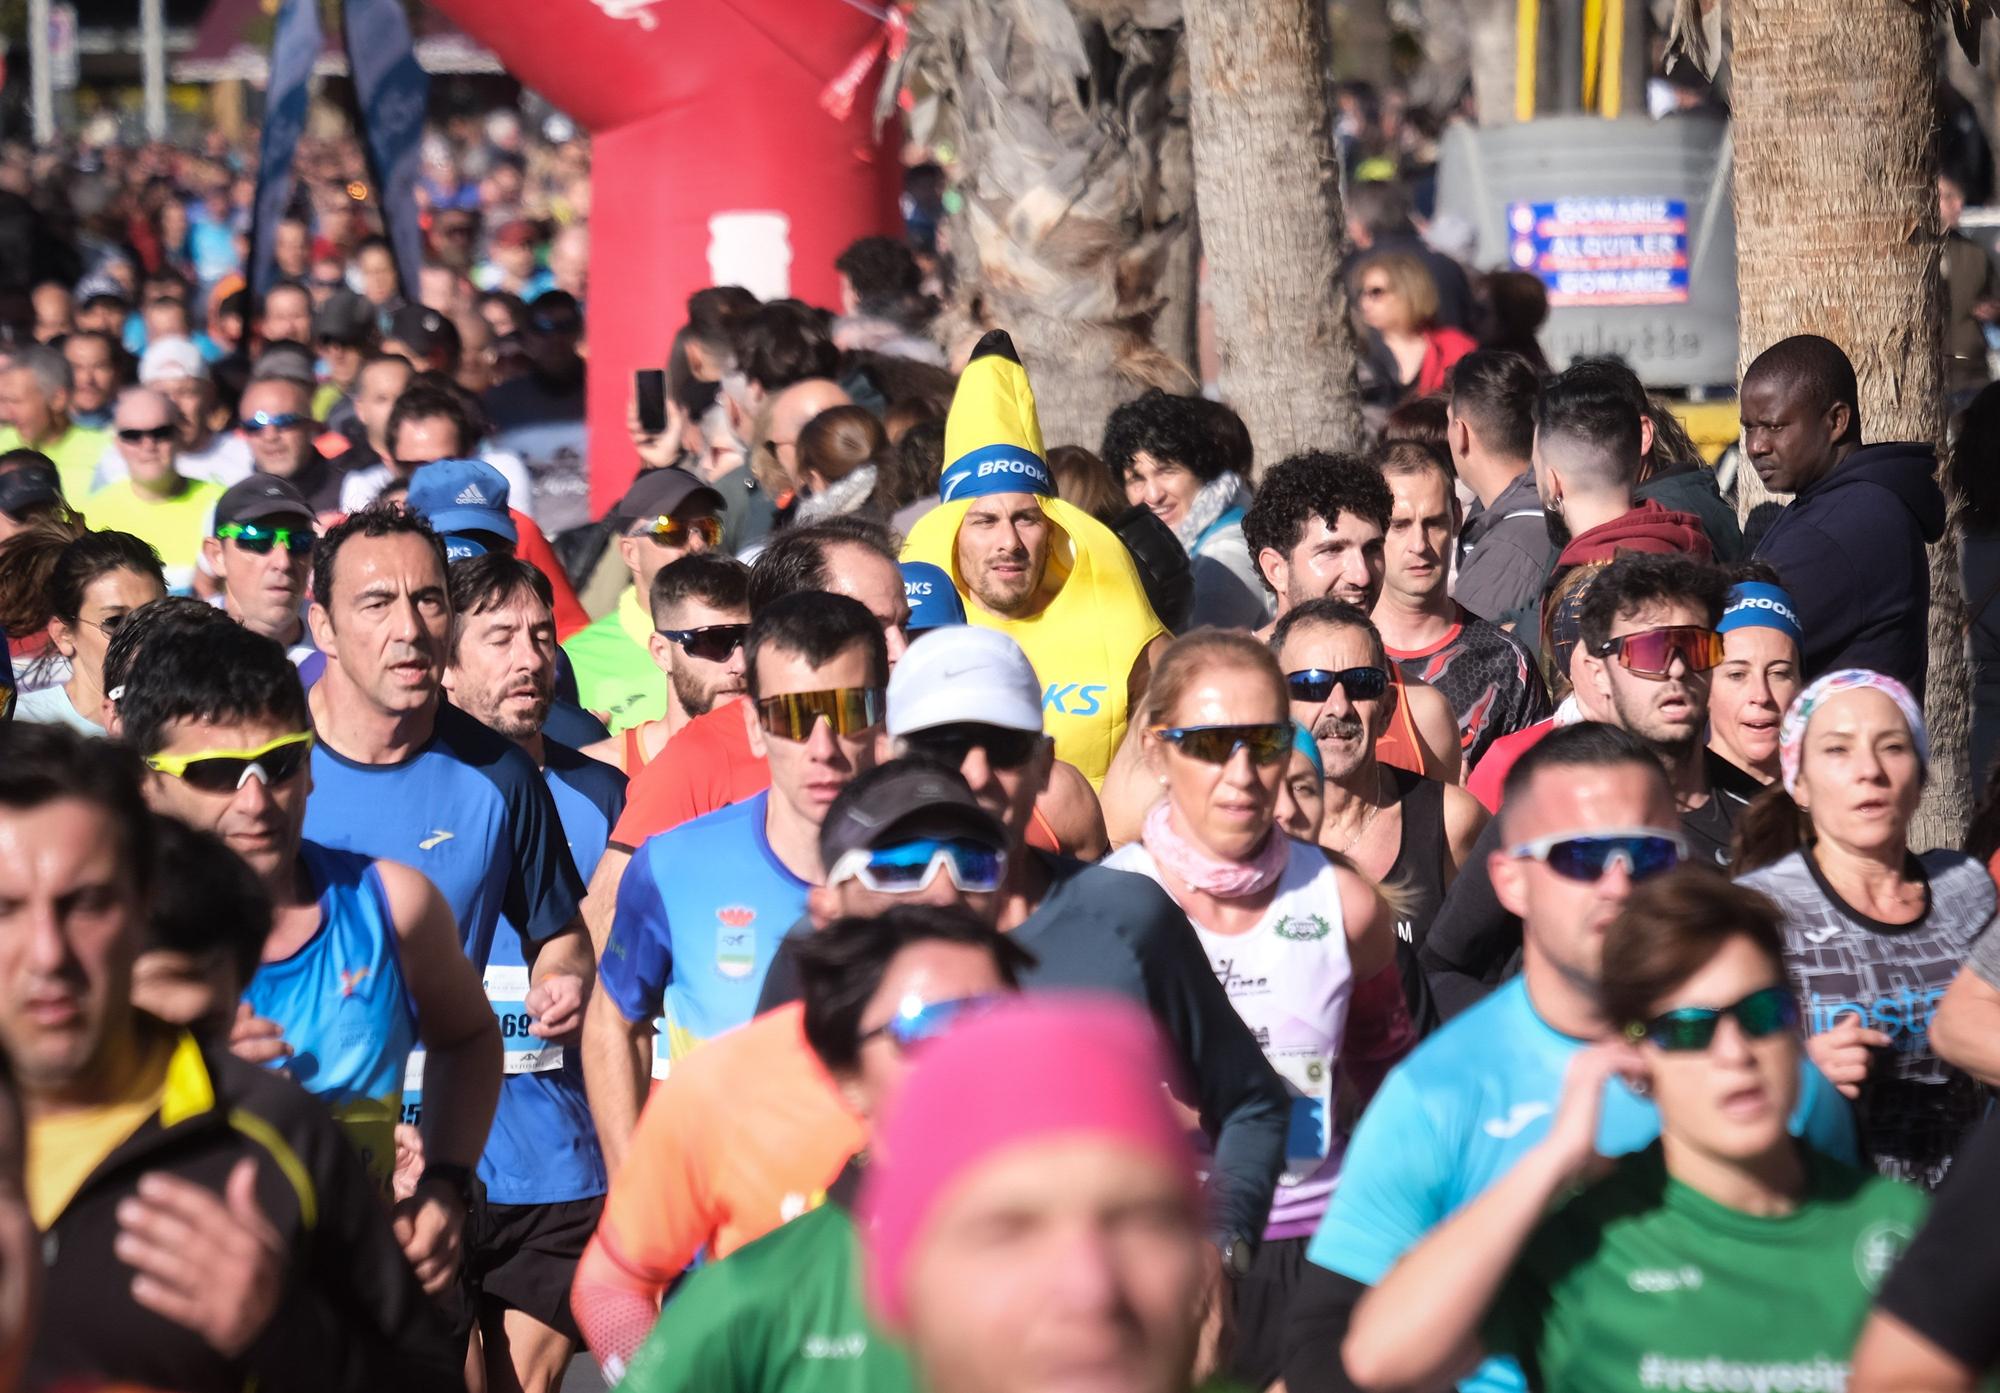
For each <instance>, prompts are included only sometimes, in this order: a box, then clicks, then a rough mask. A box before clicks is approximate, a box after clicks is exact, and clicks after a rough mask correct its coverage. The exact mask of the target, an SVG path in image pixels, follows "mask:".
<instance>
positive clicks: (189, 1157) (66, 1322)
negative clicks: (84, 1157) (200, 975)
mask: <svg viewBox="0 0 2000 1393" xmlns="http://www.w3.org/2000/svg"><path fill="white" fill-rule="evenodd" d="M146 1028H147V1029H149V1030H156V1031H157V1030H163V1029H165V1027H162V1026H160V1025H159V1023H158V1022H152V1021H147V1022H146ZM173 1050H174V1052H173V1056H172V1059H171V1062H170V1063H169V1064H168V1066H167V1080H166V1091H165V1093H164V1095H163V1097H162V1099H161V1104H160V1110H159V1111H158V1112H157V1113H155V1114H154V1115H153V1116H152V1117H150V1118H148V1119H147V1120H146V1121H145V1122H144V1123H143V1124H141V1126H140V1127H139V1130H138V1131H136V1132H134V1133H133V1134H132V1135H131V1136H130V1137H128V1138H126V1139H125V1141H124V1142H123V1143H122V1144H121V1145H119V1146H118V1147H117V1148H116V1149H115V1150H114V1151H113V1152H112V1153H111V1154H110V1155H109V1156H107V1157H105V1159H104V1161H103V1162H102V1163H101V1164H100V1165H99V1166H98V1167H97V1169H96V1170H94V1171H92V1172H91V1173H90V1175H89V1177H88V1178H86V1179H85V1180H84V1182H83V1185H82V1187H81V1188H80V1189H78V1191H77V1193H76V1194H75V1196H73V1197H72V1198H71V1200H70V1202H69V1204H68V1205H67V1206H65V1208H64V1209H63V1211H62V1213H61V1214H60V1215H58V1216H57V1217H56V1220H55V1222H54V1224H52V1225H51V1226H50V1227H49V1229H48V1231H47V1232H45V1233H44V1234H43V1235H42V1255H43V1259H44V1262H45V1263H46V1265H47V1276H46V1279H45V1287H44V1292H43V1298H42V1320H41V1328H40V1329H39V1330H38V1331H37V1332H36V1340H35V1347H34V1350H33V1352H32V1353H31V1355H30V1357H29V1363H28V1376H27V1384H26V1386H27V1387H28V1388H29V1389H42V1388H47V1387H50V1386H52V1385H55V1384H70V1383H76V1384H85V1385H94V1384H100V1383H118V1384H130V1385H135V1386H140V1387H147V1388H163V1389H165V1388H170V1389H173V1390H175V1393H241V1391H242V1390H244V1389H245V1388H248V1387H251V1386H253V1385H254V1386H257V1387H262V1388H267V1389H284V1390H286V1393H402V1391H403V1390H408V1393H439V1391H442V1393H456V1391H458V1390H463V1388H464V1386H465V1381H464V1361H463V1358H462V1355H463V1343H462V1342H460V1344H459V1345H458V1346H457V1347H456V1348H454V1345H453V1341H452V1338H451V1331H450V1329H449V1327H448V1325H447V1324H446V1322H445V1319H444V1317H443V1315H442V1313H441V1312H440V1310H439V1308H438V1307H437V1306H435V1305H434V1304H433V1303H432V1302H431V1300H430V1299H429V1298H428V1297H426V1296H425V1295H424V1291H423V1288H422V1287H421V1286H419V1285H418V1283H417V1279H416V1274H415V1273H413V1272H412V1271H411V1270H410V1265H409V1263H408V1262H407V1261H406V1260H405V1259H404V1257H403V1253H402V1249H401V1248H399V1247H398V1246H397V1244H396V1240H395V1238H394V1236H393V1235H392V1234H391V1233H390V1231H389V1219H388V1214H387V1212H386V1211H385V1210H384V1209H383V1208H382V1202H381V1200H380V1199H379V1198H378V1197H377V1194H376V1190H375V1187H374V1185H373V1184H371V1183H370V1181H369V1179H368V1176H367V1173H366V1172H365V1171H364V1170H363V1169H362V1167H361V1160H360V1157H359V1156H358V1155H357V1154H356V1153H355V1151H354V1148H353V1146H352V1145H351V1144H350V1143H349V1142H348V1141H347V1139H346V1138H345V1137H344V1136H342V1135H341V1133H340V1131H339V1129H338V1128H337V1127H336V1125H335V1123H334V1121H333V1118H332V1116H331V1115H330V1114H329V1113H328V1112H327V1111H326V1109H325V1107H324V1106H323V1105H322V1104H320V1103H319V1102H317V1101H316V1100H314V1099H313V1098H311V1097H310V1096H308V1095H307V1094H306V1093H305V1092H304V1090H302V1089H300V1088H299V1087H298V1086H297V1085H296V1084H294V1083H292V1082H291V1081H290V1080H289V1079H286V1078H283V1077H281V1076H279V1075H277V1074H274V1073H272V1072H270V1071H269V1070H266V1069H260V1068H257V1067H256V1066H254V1065H251V1064H246V1063H244V1062H243V1061H241V1060H239V1059H237V1058H235V1057H234V1056H232V1055H229V1054H227V1053H224V1052H221V1051H214V1050H209V1049H205V1048H203V1047H202V1046H200V1045H198V1044H197V1043H196V1042H195V1040H194V1037H192V1036H190V1035H186V1034H181V1035H180V1036H179V1037H178V1039H177V1040H176V1042H175V1044H174V1047H173ZM245 1156H249V1157H253V1158H254V1159H255V1160H256V1162H257V1198H258V1202H259V1205H260V1207H261V1208H262V1209H263V1211H264V1214H265V1217H266V1218H268V1219H269V1220H270V1222H271V1224H272V1226H273V1227H274V1228H276V1229H277V1231H278V1233H279V1234H280V1235H281V1237H282V1238H283V1240H284V1243H285V1246H286V1249H287V1252H288V1253H289V1255H290V1261H289V1263H288V1264H287V1267H286V1271H285V1275H284V1285H285V1293H284V1297H283V1299H282V1300H281V1302H280V1304H279V1306H278V1309H277V1312H276V1314H275V1315H274V1316H273V1317H272V1319H271V1323H270V1324H269V1325H268V1326H267V1327H265V1330H264V1332H263V1334H262V1335H261V1336H259V1338H258V1339H257V1341H256V1343H255V1344H253V1345H252V1346H251V1348H250V1349H249V1350H248V1351H246V1352H245V1353H244V1355H243V1356H242V1357H240V1358H237V1359H224V1358H223V1357H222V1356H221V1355H219V1354H217V1353H216V1352H215V1351H214V1350H213V1349H211V1348H210V1347H209V1346H208V1344H207V1343H206V1342H205V1341H203V1340H202V1338H201V1337H200V1336H199V1335H197V1334H195V1333H194V1332H193V1331H191V1330H188V1329H186V1328H184V1327H182V1326H179V1325H176V1324H174V1323H173V1322H171V1321H169V1320H167V1319H165V1318H164V1317H161V1316H157V1315H154V1314H153V1313H152V1312H151V1311H148V1310H146V1309H145V1308H144V1307H142V1306H140V1305H139V1304H138V1303H137V1302H135V1301H134V1300H133V1299H132V1269H131V1268H129V1267H127V1266H126V1265H125V1264H124V1262H122V1261H121V1260H120V1259H119V1258H118V1257H117V1256H116V1254H115V1253H114V1252H113V1248H112V1245H113V1242H114V1240H115V1239H116V1237H117V1234H118V1218H117V1210H118V1205H119V1203H120V1201H122V1200H123V1199H125V1198H126V1197H127V1196H129V1195H131V1194H132V1193H134V1191H135V1189H136V1187H137V1184H138V1181H139V1177H140V1176H142V1175H145V1174H147V1173H149V1172H164V1173H166V1174H169V1175H174V1176H178V1177H180V1178H181V1179H184V1180H188V1181H191V1182H193V1183H195V1184H198V1185H202V1186H204V1187H206V1188H208V1189H210V1190H213V1191H215V1192H216V1193H218V1194H220V1193H222V1191H223V1188H224V1186H225V1184H226V1182H227V1180H228V1177H229V1173H230V1171H231V1170H232V1169H233V1168H234V1167H235V1165H236V1163H237V1162H238V1161H240V1160H241V1159H242V1158H244V1157H245Z"/></svg>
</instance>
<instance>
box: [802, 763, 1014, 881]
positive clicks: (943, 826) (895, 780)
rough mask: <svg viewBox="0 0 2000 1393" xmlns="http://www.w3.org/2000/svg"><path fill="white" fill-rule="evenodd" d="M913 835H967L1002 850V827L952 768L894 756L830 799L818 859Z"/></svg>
mask: <svg viewBox="0 0 2000 1393" xmlns="http://www.w3.org/2000/svg"><path fill="white" fill-rule="evenodd" d="M865 777H866V776H864V778H865ZM913 836H932V837H967V838H970V839H971V840H973V841H976V842H981V843H983V844H985V845H987V846H990V847H993V848H995V849H996V850H999V851H1005V850H1006V849H1007V829H1006V828H1004V827H1002V826H1001V825H1000V822H999V819H997V818H995V817H994V816H993V814H991V813H989V812H987V811H986V809H984V808H982V807H980V806H979V800H978V799H976V798H974V797H973V796H972V790H971V789H970V788H968V787H966V784H965V780H964V779H962V778H960V777H959V776H958V774H957V772H956V771H954V770H951V769H939V768H934V767H931V766H929V765H925V764H920V763H916V762H914V761H910V760H898V761H896V762H895V763H894V764H892V765H885V766H883V767H882V771H881V773H880V774H879V775H878V776H876V777H874V778H870V779H867V781H866V782H865V783H864V784H863V786H862V787H861V789H860V791H859V792H854V791H852V790H850V791H849V792H847V793H843V794H842V795H841V796H840V797H838V798H836V799H835V800H834V802H833V806H832V807H831V808H829V809H828V810H827V815H826V821H825V822H823V823H821V824H820V829H819V855H820V860H821V861H822V862H823V863H824V864H826V865H828V866H831V865H832V864H833V863H834V862H836V861H838V860H839V859H840V858H841V857H842V856H845V855H846V854H847V853H848V852H850V851H853V850H855V849H857V848H862V847H867V848H873V847H877V846H882V845H885V844H887V843H889V842H891V841H894V840H896V839H897V838H900V837H913Z"/></svg>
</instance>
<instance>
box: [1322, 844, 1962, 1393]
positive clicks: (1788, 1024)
mask: <svg viewBox="0 0 2000 1393" xmlns="http://www.w3.org/2000/svg"><path fill="white" fill-rule="evenodd" d="M1785 956H1786V950H1785V941H1784V937H1783V931H1782V929H1781V927H1780V922H1779V917H1778V913H1777V910H1776V907H1775V906H1773V905H1771V904H1770V903H1769V902H1768V901H1767V900H1765V899H1764V898H1763V897H1762V896H1760V895H1756V894H1752V893H1750V892H1748V891H1746V890H1744V889H1743V888H1741V887H1740V886H1732V885H1730V884H1729V883H1728V882H1726V881H1724V880H1722V879H1721V878H1720V877H1718V876H1716V875H1714V874H1713V873H1712V872H1709V871H1706V870H1703V869H1699V868H1694V867H1688V868H1683V869H1681V870H1676V871H1672V872H1669V873H1668V874H1666V875H1663V876H1659V877H1657V878H1655V879H1652V880H1649V881H1647V882H1645V883H1644V884H1641V885H1639V886H1637V887H1635V888H1634V889H1633V891H1632V894H1631V898H1630V899H1629V900H1627V902H1626V904H1625V908H1624V910H1623V912H1622V913H1621V914H1620V915H1619V916H1618V918H1617V919H1615V920H1614V921H1613V922H1612V923H1611V925H1610V926H1609V928H1608V929H1607V931H1606V933H1605V938H1604V958H1603V972H1602V978H1601V986H1600V993H1601V999H1602V1001H1603V1005H1604V1009H1605V1012H1606V1016H1607V1019H1609V1020H1612V1021H1614V1022H1620V1023H1622V1024H1623V1030H1624V1038H1623V1039H1622V1040H1619V1041H1615V1042H1611V1043H1607V1044H1603V1045H1599V1046H1596V1047H1594V1048H1593V1049H1591V1050H1588V1051H1586V1052H1585V1053H1584V1054H1582V1055H1579V1056H1578V1057H1577V1060H1576V1062H1575V1064H1574V1065H1573V1066H1572V1067H1571V1070H1570V1073H1569V1076H1568V1078H1567V1080H1566V1081H1565V1083H1564V1087H1563V1093H1562V1097H1561V1099H1560V1101H1559V1102H1558V1103H1557V1106H1556V1114H1555V1119H1554V1122H1553V1124H1552V1126H1551V1127H1550V1129H1549V1132H1548V1135H1547V1136H1546V1138H1544V1139H1543V1140H1542V1141H1541V1142H1540V1143H1538V1144H1537V1145H1536V1146H1535V1147H1534V1148H1533V1149H1531V1150H1530V1151H1528V1152H1527V1153H1526V1154H1525V1155H1523V1156H1522V1158H1521V1159H1520V1161H1519V1162H1518V1163H1517V1164H1516V1165H1515V1166H1514V1167H1513V1169H1511V1170H1510V1171H1508V1173H1507V1174H1506V1175H1505V1176H1504V1177H1502V1178H1501V1179H1500V1180H1499V1181H1497V1182H1496V1183H1495V1184H1494V1185H1493V1186H1492V1187H1491V1188H1490V1189H1488V1190H1487V1191H1486V1192H1485V1193H1484V1194H1483V1195H1481V1196H1480V1197H1479V1198H1478V1199H1477V1200H1475V1201H1473V1202H1472V1203H1471V1204H1469V1205H1467V1206H1466V1207H1465V1208H1463V1209H1461V1210H1460V1211H1459V1212H1458V1213H1457V1214H1456V1215H1454V1216H1453V1217H1452V1218H1451V1219H1450V1220H1449V1221H1447V1222H1446V1223H1445V1224H1443V1225H1442V1226H1440V1227H1439V1228H1437V1229H1436V1230H1434V1231H1433V1232H1432V1233H1431V1234H1430V1236H1429V1237H1428V1238H1426V1239H1425V1240H1424V1241H1423V1242H1422V1243H1421V1244H1419V1245H1418V1246H1417V1247H1416V1248H1414V1249H1413V1250H1411V1252H1410V1253H1409V1254H1408V1255H1407V1256H1405V1257H1404V1258H1403V1260H1402V1261H1401V1262H1399V1263H1397V1265H1396V1266H1395V1267H1394V1268H1393V1269H1392V1270H1391V1271H1390V1272H1389V1274H1388V1275H1387V1276H1386V1277H1385V1278H1384V1279H1383V1280H1382V1281H1381V1282H1380V1283H1379V1284H1378V1285H1377V1286H1376V1287H1375V1289H1374V1290H1373V1291H1372V1292H1371V1293H1369V1295H1368V1296H1366V1297H1365V1298H1364V1299H1363V1300H1362V1302H1361V1304H1360V1306H1359V1307H1358V1308H1357V1310H1356V1312H1355V1317H1354V1322H1353V1324H1352V1326H1351V1327H1350V1328H1349V1332H1348V1337H1347V1342H1346V1345H1345V1348H1344V1351H1343V1352H1344V1355H1345V1359H1346V1364H1347V1371H1348V1373H1349V1374H1350V1375H1351V1376H1352V1377H1353V1379H1354V1381H1355V1383H1356V1384H1357V1385H1358V1386H1360V1387H1362V1388H1371V1389H1372V1388H1399V1389H1410V1388H1443V1387H1446V1386H1448V1385H1449V1383H1450V1382H1451V1380H1452V1378H1453V1376H1454V1375H1456V1374H1459V1373H1461V1372H1462V1371H1463V1370H1465V1369H1468V1368H1470V1367H1471V1361H1472V1360H1473V1359H1474V1358H1476V1357H1478V1356H1479V1355H1481V1354H1482V1353H1489V1352H1490V1353H1493V1354H1502V1355H1511V1356H1512V1357H1513V1358H1514V1359H1515V1360H1517V1361H1518V1362H1519V1364H1520V1367H1521V1371H1522V1373H1523V1374H1524V1375H1525V1377H1526V1382H1527V1385H1528V1386H1529V1387H1532V1388H1536V1389H1539V1390H1541V1391H1542V1393H1569V1391H1570V1390H1575V1393H1624V1390H1631V1393H1638V1391H1639V1390H1641V1389H1656V1388H1696V1387H1703V1386H1705V1387H1709V1388H1718V1389H1720V1388H1795V1389H1807V1388H1828V1389H1832V1388H1841V1387H1844V1386H1845V1384H1846V1374H1847V1360H1848V1357H1849V1352H1850V1351H1851V1350H1852V1349H1853V1347H1854V1341H1855V1338H1856V1336H1857V1335H1858V1334H1859V1332H1860V1329H1861V1326H1862V1322H1863V1321H1864V1320H1865V1319H1866V1317H1867V1313H1868V1304H1869V1300H1870V1298H1871V1296H1872V1294H1873V1292H1874V1289H1875V1287H1876V1285H1877V1284H1878V1283H1879V1282H1880V1280H1881V1279H1882V1277H1883V1276H1884V1275H1885V1274H1886V1273H1887V1271H1888V1269H1889V1267H1890V1265H1891V1264H1892V1263H1893V1262H1894V1260H1895V1258H1896V1255H1897V1254H1898V1252H1899V1251H1900V1250H1901V1248H1902V1246H1903V1244H1904V1243H1906V1242H1907V1241H1908V1239H1909V1236H1910V1233H1911V1231H1912V1230H1913V1229H1914V1228H1915V1226H1916V1224H1917V1222H1918V1221H1919V1219H1920V1218H1921V1216H1922V1213H1923V1209H1924V1203H1925V1201H1924V1196H1923V1195H1922V1193H1921V1192H1919V1191H1917V1190H1915V1189H1914V1188H1912V1187H1910V1186H1906V1185H1902V1184H1899V1183H1897V1182H1895V1181H1892V1180H1887V1179H1882V1178H1879V1177H1875V1176H1870V1175H1866V1174H1864V1173H1862V1172H1859V1171H1856V1170H1854V1169H1852V1168H1850V1167H1848V1166H1845V1165H1842V1164H1841V1163H1839V1162H1837V1161H1833V1160H1830V1159H1828V1158H1827V1157H1825V1156H1823V1155H1821V1154H1819V1153H1818V1152H1816V1151H1813V1150H1812V1149H1811V1148H1810V1147H1808V1146H1805V1145H1803V1144H1802V1143H1801V1142H1799V1141H1798V1140H1797V1139H1795V1138H1794V1137H1793V1136H1792V1134H1791V1132H1790V1129H1789V1127H1788V1125H1787V1119H1788V1118H1789V1116H1790V1115H1791V1113H1792V1110H1793V1105H1794V1103H1795V1102H1796V1101H1797V1098H1798V1093H1799V1080H1800V1053H1801V1049H1802V1044H1801V1040H1800V1037H1799V1031H1798V1027H1799V1022H1800V1009H1799V1004H1798V1000H1797V998H1796V997H1795V996H1794V995H1793V994H1792V990H1791V987H1790V986H1789V984H1788V983H1787V981H1786V977H1785ZM1614 1074H1615V1075H1621V1076H1623V1077H1625V1078H1626V1079H1627V1080H1629V1081H1632V1082H1634V1083H1635V1084H1638V1085H1642V1086H1643V1087H1644V1088H1645V1089H1646V1091H1647V1092H1648V1093H1649V1095H1650V1096H1651V1097H1652V1099H1653V1101H1654V1103H1655V1104H1656V1105H1657V1106H1658V1108H1659V1115H1660V1139H1659V1141H1658V1142H1656V1143H1655V1144H1653V1145H1651V1146H1648V1147H1646V1148H1645V1149H1643V1150H1640V1151H1636V1152H1632V1153H1630V1154H1628V1155H1626V1156H1623V1157H1621V1158H1620V1159H1618V1160H1617V1161H1615V1162H1608V1163H1607V1162H1606V1161H1605V1160H1604V1159H1603V1157H1602V1156H1600V1155H1599V1154H1598V1151H1597V1145H1598V1127H1599V1122H1600V1120H1601V1115H1602V1110H1603V1099H1604V1093H1605V1090H1606V1088H1607V1086H1608V1083H1609V1080H1610V1079H1611V1077H1612V1076H1613V1075H1614ZM1579 1185H1583V1186H1585V1188H1583V1189H1582V1190H1580V1191H1578V1192H1576V1193H1574V1194H1571V1192H1572V1191H1573V1190H1576V1187H1577V1186H1579ZM1565 1196H1569V1197H1568V1198H1567V1199H1565ZM1552 1206H1554V1209H1553V1212H1551V1207H1552ZM1544 1216H1546V1217H1544Z"/></svg>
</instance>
